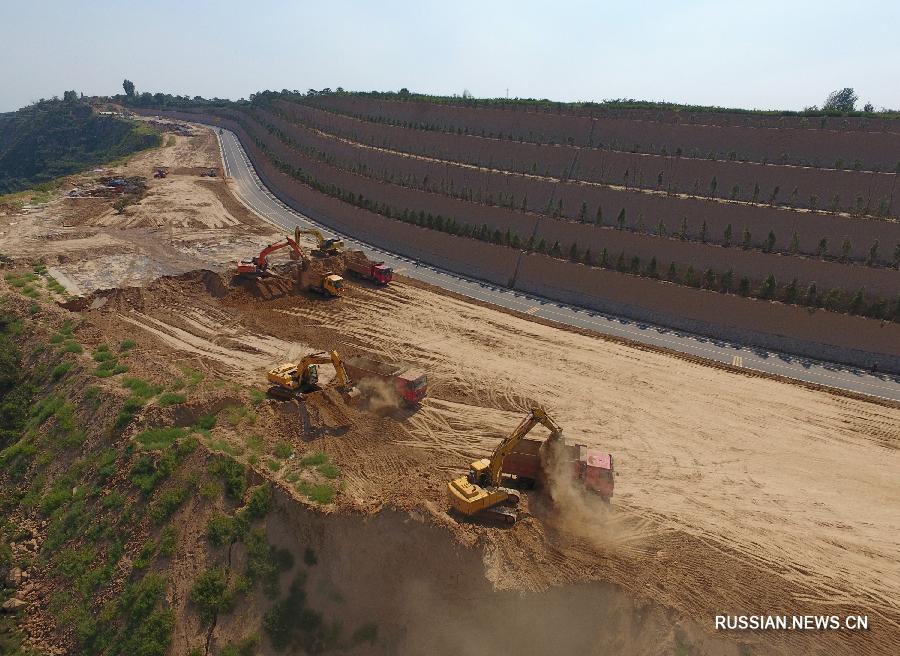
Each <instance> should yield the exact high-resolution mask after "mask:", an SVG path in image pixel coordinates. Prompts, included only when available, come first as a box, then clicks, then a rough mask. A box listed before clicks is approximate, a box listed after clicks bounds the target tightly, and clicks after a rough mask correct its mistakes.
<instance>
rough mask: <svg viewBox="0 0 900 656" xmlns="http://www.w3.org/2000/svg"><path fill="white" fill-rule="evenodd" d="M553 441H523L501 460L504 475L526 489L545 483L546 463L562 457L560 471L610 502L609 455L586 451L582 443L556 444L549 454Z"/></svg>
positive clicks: (610, 473) (610, 469) (612, 485)
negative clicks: (512, 478) (570, 475)
mask: <svg viewBox="0 0 900 656" xmlns="http://www.w3.org/2000/svg"><path fill="white" fill-rule="evenodd" d="M552 445H553V440H541V439H530V438H525V439H523V440H521V441H520V442H519V443H518V444H517V445H516V446H515V448H514V449H513V451H512V452H511V453H510V454H509V455H508V456H506V458H504V459H503V473H504V474H505V475H512V476H515V477H516V481H517V482H518V483H519V484H520V485H524V486H525V487H534V486H540V487H543V486H544V485H545V484H546V470H547V464H548V462H549V460H550V458H551V457H556V458H561V459H562V463H563V464H562V467H563V471H565V470H566V469H569V470H570V471H571V473H572V477H573V479H574V480H576V481H578V482H579V483H580V484H582V485H584V488H585V489H586V490H589V491H591V492H595V493H597V494H599V495H600V497H601V498H602V499H603V500H604V501H607V502H608V501H609V500H610V499H611V498H612V495H613V489H614V487H615V480H614V476H615V472H614V470H613V458H612V454H609V453H604V452H603V451H599V450H597V449H589V448H588V447H586V446H584V445H583V444H569V443H568V442H564V441H562V440H557V441H556V447H557V448H558V451H556V452H555V453H553V454H552V455H551V453H550V449H551V446H552Z"/></svg>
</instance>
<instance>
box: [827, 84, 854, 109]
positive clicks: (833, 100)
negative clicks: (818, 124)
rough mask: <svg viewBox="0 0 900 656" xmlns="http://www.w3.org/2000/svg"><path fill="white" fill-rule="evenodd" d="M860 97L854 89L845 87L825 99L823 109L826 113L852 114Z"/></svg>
mask: <svg viewBox="0 0 900 656" xmlns="http://www.w3.org/2000/svg"><path fill="white" fill-rule="evenodd" d="M858 99H859V98H858V96H857V95H856V92H855V91H854V90H853V88H852V87H844V88H843V89H840V90H839V91H832V92H831V93H830V94H828V98H826V99H825V103H824V104H823V105H822V109H823V110H825V111H838V112H852V111H853V110H855V109H856V101H857V100H858Z"/></svg>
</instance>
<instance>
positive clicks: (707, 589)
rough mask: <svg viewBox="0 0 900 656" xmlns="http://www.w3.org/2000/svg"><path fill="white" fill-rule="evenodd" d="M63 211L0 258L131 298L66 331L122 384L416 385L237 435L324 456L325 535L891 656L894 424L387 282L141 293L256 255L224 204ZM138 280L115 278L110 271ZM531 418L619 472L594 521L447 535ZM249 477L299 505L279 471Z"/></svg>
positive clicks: (899, 570)
mask: <svg viewBox="0 0 900 656" xmlns="http://www.w3.org/2000/svg"><path fill="white" fill-rule="evenodd" d="M216 157H217V152H216V150H215V141H214V138H213V137H212V135H209V134H203V135H202V136H199V137H190V138H188V137H179V138H177V141H176V145H175V146H170V147H168V148H163V149H161V150H159V151H156V152H155V153H147V154H145V155H141V156H139V157H136V158H134V159H133V160H132V161H131V162H130V163H129V164H128V165H127V167H126V168H127V169H128V171H130V172H133V171H137V170H141V171H143V172H144V173H143V174H145V175H146V174H148V173H147V172H148V171H151V167H152V166H154V165H160V164H169V165H170V166H173V167H176V166H179V167H186V166H203V165H215V158H216ZM151 172H152V171H151ZM89 202H90V203H91V205H90V206H89V205H88V203H89ZM69 203H73V201H69V200H58V201H55V202H54V203H51V204H50V205H48V206H46V207H43V208H41V209H39V210H36V211H33V212H31V213H29V214H26V215H17V216H7V217H0V230H2V231H3V232H4V234H2V235H0V251H3V252H15V253H16V255H20V256H27V257H30V258H33V259H36V258H40V257H43V258H44V259H45V261H47V263H48V264H53V263H54V262H56V263H55V264H54V266H55V268H58V269H59V270H60V271H61V272H63V273H64V274H65V276H67V277H68V278H70V279H72V280H74V281H75V283H76V284H77V285H78V286H79V288H81V289H82V290H84V291H89V290H91V289H96V288H100V287H110V286H115V287H120V288H124V287H131V288H130V289H120V290H119V291H117V292H115V293H113V294H107V295H104V296H102V297H95V298H92V299H89V302H88V303H86V304H82V306H81V307H86V308H87V309H83V310H82V311H81V314H82V316H84V318H85V319H86V320H87V321H88V322H89V323H90V325H91V326H92V327H93V328H92V330H95V331H96V334H97V336H96V338H95V339H96V341H98V342H99V341H103V340H106V341H110V340H113V339H121V338H124V337H126V336H127V337H132V338H135V339H137V340H138V349H139V352H140V353H141V357H140V362H135V363H134V365H135V367H134V373H137V374H140V375H146V376H148V377H150V378H156V379H166V378H168V377H171V376H172V375H173V371H174V369H173V367H176V366H179V367H183V366H191V367H195V368H197V369H198V370H202V371H204V372H207V374H208V375H209V376H210V377H215V378H217V379H220V380H221V381H223V383H222V387H221V392H220V395H222V396H223V397H225V396H227V395H228V394H233V393H234V391H233V390H238V389H243V388H244V387H246V386H252V387H256V388H257V389H263V388H264V386H265V383H264V372H265V370H266V369H267V368H269V367H271V366H272V365H273V364H276V363H278V362H280V361H282V360H289V359H291V358H296V357H297V356H298V355H299V354H302V353H305V352H308V351H309V350H312V349H315V350H321V349H324V348H338V349H340V350H341V352H342V353H343V354H354V353H359V352H367V353H372V354H376V355H378V356H381V357H383V358H385V359H393V360H401V361H407V362H411V363H414V364H416V365H420V366H422V367H423V368H425V369H426V370H427V371H428V372H429V375H430V397H429V398H428V399H427V400H426V402H425V403H424V404H423V406H422V407H421V408H419V409H418V410H416V411H407V410H400V409H397V410H393V411H391V412H387V413H385V412H381V413H374V412H370V411H366V410H365V409H360V410H354V409H346V410H345V411H343V413H341V412H335V413H330V410H329V406H330V405H334V404H335V403H336V402H335V401H334V400H333V399H331V400H329V399H324V400H322V401H321V408H320V409H316V408H314V409H313V411H314V414H316V417H317V418H318V419H319V420H321V422H320V423H321V424H322V425H325V426H326V428H327V430H325V431H324V432H321V433H320V434H317V435H315V436H309V435H304V434H303V431H302V427H301V425H300V421H299V416H298V413H297V410H296V407H295V406H293V405H291V404H286V403H279V402H274V401H266V402H264V403H263V404H261V405H260V406H259V408H258V410H257V414H258V423H257V424H256V425H255V426H254V429H253V430H254V431H255V432H256V433H257V434H259V435H261V436H262V439H264V440H265V442H266V443H267V444H269V445H271V444H274V443H275V442H277V441H279V440H288V441H290V442H291V443H292V444H293V445H294V447H295V449H296V451H297V452H298V453H299V454H302V453H303V452H305V451H309V450H313V449H314V450H322V451H325V452H326V453H328V454H329V455H330V457H331V458H332V459H333V460H334V462H335V463H337V464H338V465H339V466H340V468H341V471H342V472H343V484H344V487H343V489H342V491H341V493H340V494H339V496H338V497H337V500H336V503H335V504H334V505H331V506H328V507H327V509H328V510H329V511H334V512H342V511H361V512H365V513H371V512H375V511H377V510H378V509H380V508H382V507H386V506H388V507H394V508H399V509H401V510H406V511H414V512H419V513H422V512H424V513H425V514H427V515H429V516H430V517H431V518H432V519H433V521H435V522H437V523H439V524H441V525H444V526H446V527H447V529H448V530H449V531H450V532H451V533H452V534H453V535H454V536H455V537H456V538H457V539H458V540H459V541H461V542H463V543H465V544H469V545H480V546H482V547H484V548H485V550H486V563H485V564H486V571H487V575H488V577H489V578H490V579H491V581H492V582H493V583H494V585H495V586H496V587H498V588H511V589H519V590H541V589H545V588H547V587H549V586H555V585H559V584H566V583H575V582H580V581H587V580H600V581H608V582H611V583H614V584H616V585H618V586H621V588H622V589H624V590H625V591H626V592H628V593H629V594H630V595H632V596H633V597H635V598H637V599H644V600H647V601H648V603H651V602H655V603H659V604H662V605H663V606H665V607H667V608H671V609H672V610H673V611H674V612H675V613H676V614H677V616H680V617H687V618H690V619H691V620H693V622H694V623H695V624H696V626H698V627H700V631H701V632H703V631H708V632H709V633H710V634H712V633H713V621H714V616H715V615H716V614H760V613H762V614H767V613H785V614H788V615H793V614H810V613H822V614H832V613H837V614H849V613H858V614H864V615H868V616H869V618H870V627H871V630H870V631H868V632H859V633H847V632H827V633H819V632H816V633H811V632H806V633H803V632H796V633H753V634H738V635H734V636H722V634H719V636H718V637H733V639H734V640H735V642H737V641H742V642H743V643H744V644H746V645H748V646H750V647H752V653H784V654H796V653H817V654H845V653H855V654H889V653H897V650H898V649H900V604H898V600H897V596H896V591H897V590H898V589H900V566H898V562H900V559H898V556H900V486H898V485H897V482H896V481H897V472H898V471H900V451H898V446H900V410H898V409H896V408H892V407H887V406H882V405H878V404H875V403H869V402H866V401H861V400H855V399H847V398H842V397H838V396H834V395H830V394H827V393H824V392H818V391H814V390H810V389H805V388H802V387H799V386H793V385H790V384H786V383H783V382H778V381H773V380H768V379H763V378H751V377H746V376H743V375H740V374H736V373H732V372H728V371H724V370H720V369H714V368H710V367H706V366H703V365H701V364H696V363H692V362H686V361H684V360H680V359H676V358H672V357H669V356H667V355H665V354H661V353H654V352H648V351H643V350H637V349H633V348H630V347H627V346H623V345H621V344H617V343H613V342H609V341H605V340H603V339H600V338H596V337H592V336H589V335H583V334H576V333H574V332H568V331H565V330H561V329H559V328H554V327H550V326H545V325H541V324H539V323H535V322H531V321H528V320H525V319H522V318H519V317H514V316H511V315H509V314H506V313H503V312H500V311H495V310H492V309H489V308H484V307H480V306H476V305H472V304H469V303H465V302H463V301H461V300H457V299H455V298H451V297H449V296H445V295H442V294H440V293H436V292H435V291H432V290H428V289H423V288H421V287H419V286H415V285H411V284H406V283H404V282H403V281H402V279H401V280H398V281H395V283H393V284H392V285H391V286H390V287H389V288H387V289H374V288H370V287H367V286H364V285H354V286H353V287H352V288H351V290H350V292H349V294H348V295H347V296H346V297H345V298H342V299H336V300H321V299H319V298H314V297H311V296H308V295H305V294H297V293H292V292H286V291H285V290H283V289H280V288H279V287H278V285H277V284H274V285H268V286H265V287H263V288H256V289H254V288H249V289H248V288H237V287H231V286H229V278H228V277H227V276H225V277H221V276H219V275H216V274H213V273H201V272H195V273H191V274H186V275H184V276H180V277H177V278H172V277H169V278H164V279H161V280H158V281H156V282H153V283H149V280H150V279H151V278H152V277H154V276H155V275H159V274H177V273H181V272H182V271H189V270H196V269H201V268H211V269H219V270H222V269H223V267H224V265H225V264H226V263H227V262H228V261H230V260H234V259H236V258H237V257H238V256H246V255H249V254H250V252H248V251H247V249H248V247H249V246H250V245H251V244H257V245H258V244H261V243H266V241H271V240H272V235H273V233H272V232H271V231H270V230H269V229H268V228H267V227H266V226H265V225H264V224H262V223H261V222H260V221H259V220H258V219H257V218H255V217H254V216H253V215H252V214H250V213H249V212H247V211H245V210H242V209H241V208H240V206H238V205H237V204H236V203H235V201H234V200H233V199H232V198H231V197H230V196H229V195H228V187H227V183H225V182H222V181H220V180H213V181H208V180H205V179H201V178H198V177H197V176H196V175H192V174H179V173H174V174H172V175H170V176H169V177H168V178H167V179H165V180H151V181H150V191H149V193H148V195H147V196H146V197H145V198H144V200H143V201H141V203H140V204H138V205H136V206H132V207H129V208H128V209H127V210H126V213H125V215H124V216H117V215H115V214H114V211H113V210H111V209H110V208H109V207H108V206H105V205H104V204H103V203H102V202H95V201H83V200H79V201H74V203H79V205H78V208H80V209H78V210H72V209H71V208H70V205H69ZM11 233H14V234H11ZM51 234H52V235H59V236H58V237H56V238H48V237H47V235H51ZM13 242H14V243H15V244H17V245H18V247H17V249H15V250H14V249H13V248H11V247H10V244H12V243H13ZM136 256H137V257H139V258H140V259H139V260H138V261H139V262H140V263H141V264H139V265H137V267H136V268H134V267H135V265H132V267H133V268H132V269H128V268H127V267H126V266H125V265H121V266H120V265H118V264H116V262H117V261H116V260H115V259H114V258H115V257H122V258H123V260H127V261H130V262H133V261H134V258H135V257H136ZM113 283H114V284H113ZM148 283H149V284H148ZM70 291H71V290H70ZM98 298H101V299H102V300H99V301H98V300H97V299H98ZM91 308H92V309H91ZM86 346H90V344H86ZM534 402H537V403H541V404H543V405H544V406H545V407H547V408H548V409H549V410H550V411H551V413H552V414H553V416H554V417H555V419H556V420H557V421H558V422H559V423H560V424H561V425H562V426H563V427H564V430H565V435H566V437H567V438H568V439H569V440H571V441H574V442H581V443H586V444H589V445H595V446H598V447H601V448H603V449H605V450H608V451H610V452H612V453H613V454H614V455H615V459H616V468H617V470H618V472H619V477H618V478H617V481H616V486H617V487H616V496H615V498H614V500H613V505H612V507H611V508H610V509H607V508H606V507H605V506H604V505H603V504H602V503H600V502H599V501H597V500H596V499H585V498H583V497H582V496H581V495H580V494H576V493H575V492H574V491H572V490H569V489H565V488H564V487H562V486H559V487H554V489H552V490H551V496H552V498H553V499H554V500H555V502H556V503H555V504H554V503H553V502H552V501H551V499H550V498H548V497H547V496H544V495H539V494H533V495H529V498H528V499H527V501H526V509H527V511H528V512H529V513H530V516H529V517H528V518H526V519H525V520H523V521H522V522H520V523H519V524H518V525H516V526H515V527H513V528H512V529H509V530H503V529H498V528H492V527H485V526H481V525H478V524H474V523H467V522H459V521H458V520H457V519H456V518H453V517H451V516H449V515H448V514H447V512H446V501H445V497H444V494H445V489H446V482H447V481H448V480H449V479H450V478H451V477H452V476H454V475H457V474H458V473H460V472H461V471H463V470H464V469H465V468H466V467H467V465H468V463H469V462H470V461H471V460H472V459H473V458H475V457H482V456H484V455H486V454H488V453H489V452H490V450H491V449H492V448H493V447H494V446H495V445H496V444H497V442H498V440H499V439H500V438H501V437H502V436H504V435H505V434H507V433H508V432H509V431H510V430H511V429H512V428H513V427H514V426H515V425H516V423H517V422H518V421H519V420H520V418H521V417H522V415H523V413H524V412H525V410H526V409H527V407H528V406H529V404H531V403H534ZM341 414H343V417H340V416H338V415H341ZM342 420H348V421H349V427H348V426H344V427H341V426H339V424H341V423H342ZM216 436H217V439H222V440H226V441H228V442H230V443H231V445H232V448H233V449H234V451H235V452H236V453H239V454H240V453H242V452H243V449H244V448H245V447H246V444H245V442H246V439H247V435H246V434H245V433H244V432H241V431H232V432H227V431H225V432H219V433H217V434H216ZM257 470H258V471H260V473H262V474H264V475H265V476H267V477H269V478H272V479H273V480H276V481H278V482H279V483H280V484H282V485H283V486H284V487H285V489H286V490H289V491H292V492H293V488H292V487H291V485H290V483H291V480H290V478H289V474H290V468H285V469H283V470H280V471H273V470H270V469H266V468H265V467H257ZM297 496H298V498H299V496H300V495H297ZM757 649H759V650H762V651H761V652H757V651H756V650H757Z"/></svg>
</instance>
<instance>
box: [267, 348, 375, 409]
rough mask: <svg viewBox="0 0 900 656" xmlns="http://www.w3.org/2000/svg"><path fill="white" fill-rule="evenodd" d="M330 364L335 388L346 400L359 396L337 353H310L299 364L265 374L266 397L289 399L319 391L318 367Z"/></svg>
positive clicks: (290, 363)
mask: <svg viewBox="0 0 900 656" xmlns="http://www.w3.org/2000/svg"><path fill="white" fill-rule="evenodd" d="M329 362H330V363H331V364H332V366H334V371H335V377H334V380H333V381H332V384H333V385H334V386H335V387H336V388H337V390H338V391H339V392H340V393H341V395H342V396H343V397H344V399H345V400H347V401H348V402H351V401H353V400H354V399H355V398H357V397H358V396H359V390H358V389H357V388H356V387H354V385H353V381H352V380H351V379H350V375H349V374H348V373H347V369H346V368H345V367H344V362H343V360H341V356H340V355H338V352H337V351H334V350H332V351H330V352H328V353H326V352H325V351H321V352H319V353H310V354H309V355H307V356H305V357H304V358H303V359H302V360H300V362H289V363H287V364H282V365H279V366H277V367H275V368H274V369H272V370H270V371H269V373H268V374H267V375H266V378H267V379H268V380H269V383H271V384H272V387H270V388H269V391H268V393H269V396H272V397H275V398H277V399H282V400H286V401H287V400H290V399H293V398H296V397H297V396H301V395H303V394H305V393H308V392H314V391H316V390H320V389H322V388H321V387H319V366H318V365H320V364H328V363H329Z"/></svg>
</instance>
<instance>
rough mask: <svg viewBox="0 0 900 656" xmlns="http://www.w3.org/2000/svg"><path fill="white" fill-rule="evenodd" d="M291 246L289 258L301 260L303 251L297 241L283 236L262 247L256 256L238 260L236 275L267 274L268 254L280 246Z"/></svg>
mask: <svg viewBox="0 0 900 656" xmlns="http://www.w3.org/2000/svg"><path fill="white" fill-rule="evenodd" d="M288 247H290V248H291V259H292V260H302V259H303V251H301V250H300V246H298V245H297V241H296V240H295V239H291V238H290V237H285V238H284V239H281V240H279V241H276V242H275V243H274V244H269V245H268V246H266V247H265V248H264V249H262V250H261V251H260V252H259V255H257V256H256V257H248V258H245V259H243V260H241V261H240V262H238V265H237V272H238V275H243V276H267V275H269V255H271V254H272V253H274V252H275V251H277V250H280V249H282V248H288Z"/></svg>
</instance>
